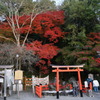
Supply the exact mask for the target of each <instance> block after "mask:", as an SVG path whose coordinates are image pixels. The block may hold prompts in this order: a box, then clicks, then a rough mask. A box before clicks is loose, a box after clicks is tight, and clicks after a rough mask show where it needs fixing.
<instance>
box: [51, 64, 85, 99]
mask: <svg viewBox="0 0 100 100" xmlns="http://www.w3.org/2000/svg"><path fill="white" fill-rule="evenodd" d="M51 66H52V68H55V69H53V70H52V72H56V91H57V99H59V72H78V81H79V89H80V96H81V97H83V94H82V82H81V75H80V71H83V69H80V67H83V66H84V64H83V65H53V64H51ZM62 68H64V69H62Z"/></svg>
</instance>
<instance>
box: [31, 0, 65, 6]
mask: <svg viewBox="0 0 100 100" xmlns="http://www.w3.org/2000/svg"><path fill="white" fill-rule="evenodd" d="M33 1H36V0H33ZM51 1H55V2H56V5H61V3H62V2H63V1H64V0H51Z"/></svg>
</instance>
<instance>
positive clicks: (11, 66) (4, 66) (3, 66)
mask: <svg viewBox="0 0 100 100" xmlns="http://www.w3.org/2000/svg"><path fill="white" fill-rule="evenodd" d="M13 67H14V65H0V68H13Z"/></svg>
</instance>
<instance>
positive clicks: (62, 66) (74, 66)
mask: <svg viewBox="0 0 100 100" xmlns="http://www.w3.org/2000/svg"><path fill="white" fill-rule="evenodd" d="M84 65H85V64H82V65H53V64H51V66H52V68H67V67H73V68H76V67H83V66H84Z"/></svg>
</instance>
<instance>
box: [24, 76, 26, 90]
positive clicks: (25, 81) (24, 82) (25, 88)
mask: <svg viewBox="0 0 100 100" xmlns="http://www.w3.org/2000/svg"><path fill="white" fill-rule="evenodd" d="M24 90H26V76H25V77H24Z"/></svg>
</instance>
